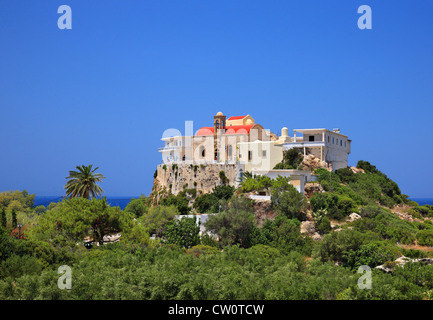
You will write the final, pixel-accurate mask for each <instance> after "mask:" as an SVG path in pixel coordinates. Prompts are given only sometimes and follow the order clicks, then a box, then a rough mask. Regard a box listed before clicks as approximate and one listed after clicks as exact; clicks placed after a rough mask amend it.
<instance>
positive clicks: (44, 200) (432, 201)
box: [34, 196, 433, 210]
mask: <svg viewBox="0 0 433 320" xmlns="http://www.w3.org/2000/svg"><path fill="white" fill-rule="evenodd" d="M138 198H139V197H135V196H132V197H128V196H126V197H120V196H119V197H107V203H108V204H109V205H110V206H112V207H120V209H122V210H123V209H125V207H126V206H127V205H128V203H129V202H130V201H131V200H132V199H138ZM62 199H63V197H62V196H35V204H34V206H35V207H37V206H45V207H47V206H48V205H49V204H50V203H51V202H59V201H62ZM411 200H413V201H415V202H417V203H418V204H419V205H420V206H423V205H425V204H428V205H433V198H411Z"/></svg>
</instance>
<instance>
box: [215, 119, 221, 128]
mask: <svg viewBox="0 0 433 320" xmlns="http://www.w3.org/2000/svg"><path fill="white" fill-rule="evenodd" d="M219 124H220V122H219V121H218V120H217V121H215V127H216V128H217V129H219V128H220V127H219Z"/></svg>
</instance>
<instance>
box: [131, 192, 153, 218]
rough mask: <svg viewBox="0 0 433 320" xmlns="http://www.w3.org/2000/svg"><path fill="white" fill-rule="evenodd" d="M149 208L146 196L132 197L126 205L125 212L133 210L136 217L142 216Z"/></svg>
mask: <svg viewBox="0 0 433 320" xmlns="http://www.w3.org/2000/svg"><path fill="white" fill-rule="evenodd" d="M148 210H149V206H148V204H147V199H146V198H144V197H140V198H138V199H132V200H131V201H130V202H129V203H128V204H127V205H126V207H125V212H131V213H132V214H133V215H134V216H135V217H136V218H139V217H141V216H142V215H143V214H145V213H146V212H147V211H148Z"/></svg>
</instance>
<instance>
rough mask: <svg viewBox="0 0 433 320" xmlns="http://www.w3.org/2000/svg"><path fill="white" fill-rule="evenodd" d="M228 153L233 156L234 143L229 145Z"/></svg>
mask: <svg viewBox="0 0 433 320" xmlns="http://www.w3.org/2000/svg"><path fill="white" fill-rule="evenodd" d="M227 153H228V155H229V158H231V157H232V153H233V147H232V145H229V147H228V150H227Z"/></svg>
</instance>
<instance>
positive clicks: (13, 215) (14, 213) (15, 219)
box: [11, 209, 18, 229]
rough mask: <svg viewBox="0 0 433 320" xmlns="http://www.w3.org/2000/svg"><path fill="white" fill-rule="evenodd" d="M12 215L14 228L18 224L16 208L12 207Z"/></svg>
mask: <svg viewBox="0 0 433 320" xmlns="http://www.w3.org/2000/svg"><path fill="white" fill-rule="evenodd" d="M11 215H12V228H13V229H15V228H16V227H17V226H18V220H17V211H16V210H15V209H12V210H11Z"/></svg>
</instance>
